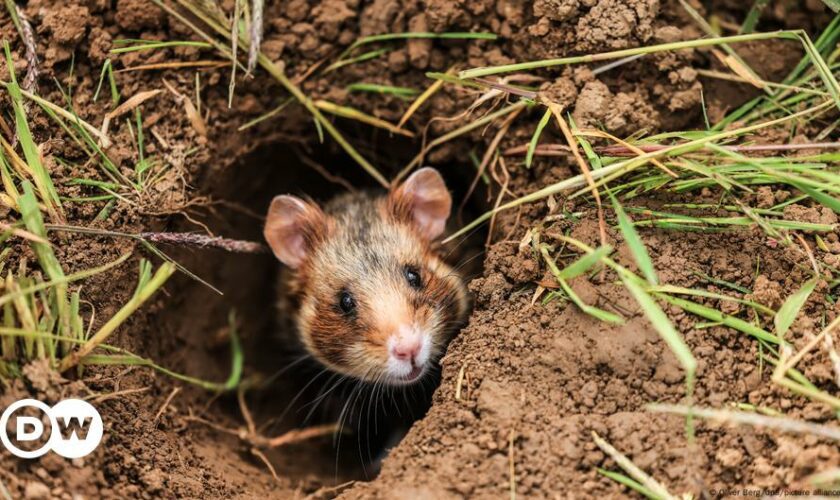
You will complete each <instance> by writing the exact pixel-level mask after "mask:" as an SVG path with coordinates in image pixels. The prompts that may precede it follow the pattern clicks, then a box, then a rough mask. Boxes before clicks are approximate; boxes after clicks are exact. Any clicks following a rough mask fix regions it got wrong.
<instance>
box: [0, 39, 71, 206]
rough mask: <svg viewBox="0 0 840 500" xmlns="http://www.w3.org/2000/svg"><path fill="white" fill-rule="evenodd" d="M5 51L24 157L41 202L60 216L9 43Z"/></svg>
mask: <svg viewBox="0 0 840 500" xmlns="http://www.w3.org/2000/svg"><path fill="white" fill-rule="evenodd" d="M3 49H4V50H5V52H6V67H7V69H8V70H9V77H10V80H11V81H10V82H9V83H8V84H7V85H6V88H7V89H8V91H9V96H10V97H11V98H12V107H13V108H14V113H15V131H16V132H17V136H18V140H19V141H20V147H21V149H23V155H24V157H25V158H26V163H27V165H29V168H30V169H31V170H32V180H33V182H34V183H35V187H36V188H37V189H38V192H39V193H40V194H41V201H42V202H43V203H44V205H46V207H47V210H48V211H49V212H51V213H52V214H53V215H59V214H60V213H61V212H62V209H61V200H60V199H59V197H58V192H57V191H56V190H55V186H53V183H52V179H51V178H50V174H49V172H48V171H47V169H46V168H45V167H44V164H43V163H42V162H41V154H40V153H39V151H38V146H37V145H36V144H35V140H34V138H33V137H32V131H31V130H30V129H29V123H28V121H27V119H26V110H25V108H24V106H23V94H22V93H21V91H20V87H19V86H18V84H17V80H16V79H15V71H14V62H13V61H12V53H11V50H10V49H9V42H8V41H5V42H4V44H3ZM62 218H63V217H62Z"/></svg>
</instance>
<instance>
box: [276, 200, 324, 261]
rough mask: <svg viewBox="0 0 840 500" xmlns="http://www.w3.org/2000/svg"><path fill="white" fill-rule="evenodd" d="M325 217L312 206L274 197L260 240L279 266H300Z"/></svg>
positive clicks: (318, 209)
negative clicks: (269, 250)
mask: <svg viewBox="0 0 840 500" xmlns="http://www.w3.org/2000/svg"><path fill="white" fill-rule="evenodd" d="M324 218H325V215H324V213H323V212H322V211H321V209H320V208H318V206H317V205H315V204H314V203H307V202H305V201H303V200H301V199H300V198H297V197H295V196H290V195H280V196H275V197H274V199H273V200H271V206H270V207H269V208H268V216H267V217H266V221H265V228H264V229H263V236H264V237H265V240H266V241H267V242H268V246H270V247H271V250H272V251H273V252H274V255H276V256H277V258H278V259H280V262H282V263H283V264H286V265H287V266H289V267H291V268H292V269H296V268H297V267H298V266H300V265H301V264H302V263H303V261H304V260H306V257H307V256H308V254H309V252H310V251H311V250H312V245H313V243H314V242H315V239H316V237H317V235H318V234H319V232H320V231H322V230H323V225H324Z"/></svg>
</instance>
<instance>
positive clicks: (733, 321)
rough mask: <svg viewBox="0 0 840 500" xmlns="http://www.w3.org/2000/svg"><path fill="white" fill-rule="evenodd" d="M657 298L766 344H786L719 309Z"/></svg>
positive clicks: (668, 296)
mask: <svg viewBox="0 0 840 500" xmlns="http://www.w3.org/2000/svg"><path fill="white" fill-rule="evenodd" d="M656 296H657V297H660V298H662V299H663V300H665V301H667V302H670V303H671V304H674V305H675V306H679V307H681V308H682V309H685V310H686V311H688V312H690V313H692V314H696V315H697V316H700V317H701V318H706V319H707V320H709V321H712V322H715V323H721V324H724V325H726V326H728V327H730V328H734V329H735V330H738V331H740V332H743V333H746V334H747V335H750V336H752V337H755V338H757V339H760V340H764V341H765V342H769V343H771V344H776V345H780V344H782V343H783V342H784V341H783V340H782V339H780V338H779V337H777V336H775V335H773V334H772V333H770V332H768V331H767V330H764V329H762V328H759V327H757V326H755V325H753V324H752V323H748V322H746V321H744V320H742V319H740V318H736V317H734V316H730V315H728V314H724V313H722V312H720V311H718V310H717V309H712V308H710V307H706V306H704V305H700V304H698V303H696V302H692V301H690V300H684V299H680V298H677V297H672V296H670V295H668V294H660V293H657V294H656Z"/></svg>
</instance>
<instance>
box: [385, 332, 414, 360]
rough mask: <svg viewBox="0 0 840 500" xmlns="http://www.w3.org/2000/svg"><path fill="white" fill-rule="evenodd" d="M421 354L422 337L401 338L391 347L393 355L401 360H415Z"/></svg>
mask: <svg viewBox="0 0 840 500" xmlns="http://www.w3.org/2000/svg"><path fill="white" fill-rule="evenodd" d="M418 354H420V338H411V339H400V340H398V341H397V342H396V343H395V344H394V346H393V347H392V348H391V355H392V356H394V357H395V358H396V359H398V360H400V361H409V362H413V361H414V360H415V359H416V358H417V355H418Z"/></svg>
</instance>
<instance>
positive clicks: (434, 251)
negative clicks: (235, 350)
mask: <svg viewBox="0 0 840 500" xmlns="http://www.w3.org/2000/svg"><path fill="white" fill-rule="evenodd" d="M451 207H452V198H451V196H450V194H449V191H448V190H447V189H446V185H445V184H444V182H443V179H442V178H441V176H440V174H439V173H438V172H437V170H435V169H432V168H424V169H421V170H418V171H417V172H415V173H414V174H413V175H411V176H410V177H409V178H408V179H407V180H406V181H405V182H404V183H403V184H402V185H401V186H399V187H398V188H396V189H392V190H391V191H390V192H389V193H388V194H387V195H383V196H380V197H373V196H367V195H346V196H341V197H339V198H336V199H335V200H333V201H332V202H330V203H329V204H328V205H326V206H325V207H324V208H322V207H319V206H318V205H316V204H315V203H313V202H311V201H304V200H302V199H300V198H296V197H294V196H289V195H282V196H277V197H275V198H274V200H273V201H272V203H271V207H270V208H269V211H268V217H267V220H266V225H265V230H264V236H265V239H266V241H268V243H269V245H270V246H271V249H272V250H273V252H274V254H275V255H276V256H277V258H278V259H279V260H280V261H281V262H282V263H283V264H285V265H286V266H287V267H288V268H289V269H290V275H289V278H288V280H287V283H286V285H287V290H285V293H287V294H288V296H289V298H290V301H289V302H290V303H291V304H292V309H293V315H294V322H295V323H296V326H297V330H298V334H299V336H300V340H301V341H302V343H303V346H304V348H305V349H306V350H307V352H308V353H309V354H310V355H311V356H312V357H314V358H315V359H316V360H317V361H319V362H320V363H321V364H323V365H324V366H326V367H327V368H329V369H331V370H333V371H335V372H338V373H339V374H342V375H345V376H349V377H354V378H356V379H361V380H365V381H368V382H375V383H383V384H389V385H407V384H411V383H414V382H416V381H418V380H420V379H422V378H423V375H424V374H426V373H427V372H428V371H429V369H430V368H431V367H432V366H433V365H434V363H436V362H437V360H438V359H439V358H440V356H441V354H442V353H443V350H444V348H445V346H446V344H447V342H448V341H449V339H450V337H451V336H452V334H453V333H454V331H455V329H457V328H458V327H459V326H460V323H461V322H462V321H463V319H464V317H465V315H466V312H467V293H466V289H465V286H464V284H463V280H462V278H461V277H460V276H459V275H458V274H457V272H456V271H455V270H454V269H452V268H451V267H450V266H449V265H447V264H446V263H445V262H444V261H443V259H442V256H441V255H440V253H439V252H440V247H439V245H437V244H436V240H437V239H438V238H439V237H440V236H441V235H442V234H443V232H444V230H445V227H446V220H447V218H448V217H449V213H450V210H451Z"/></svg>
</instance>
